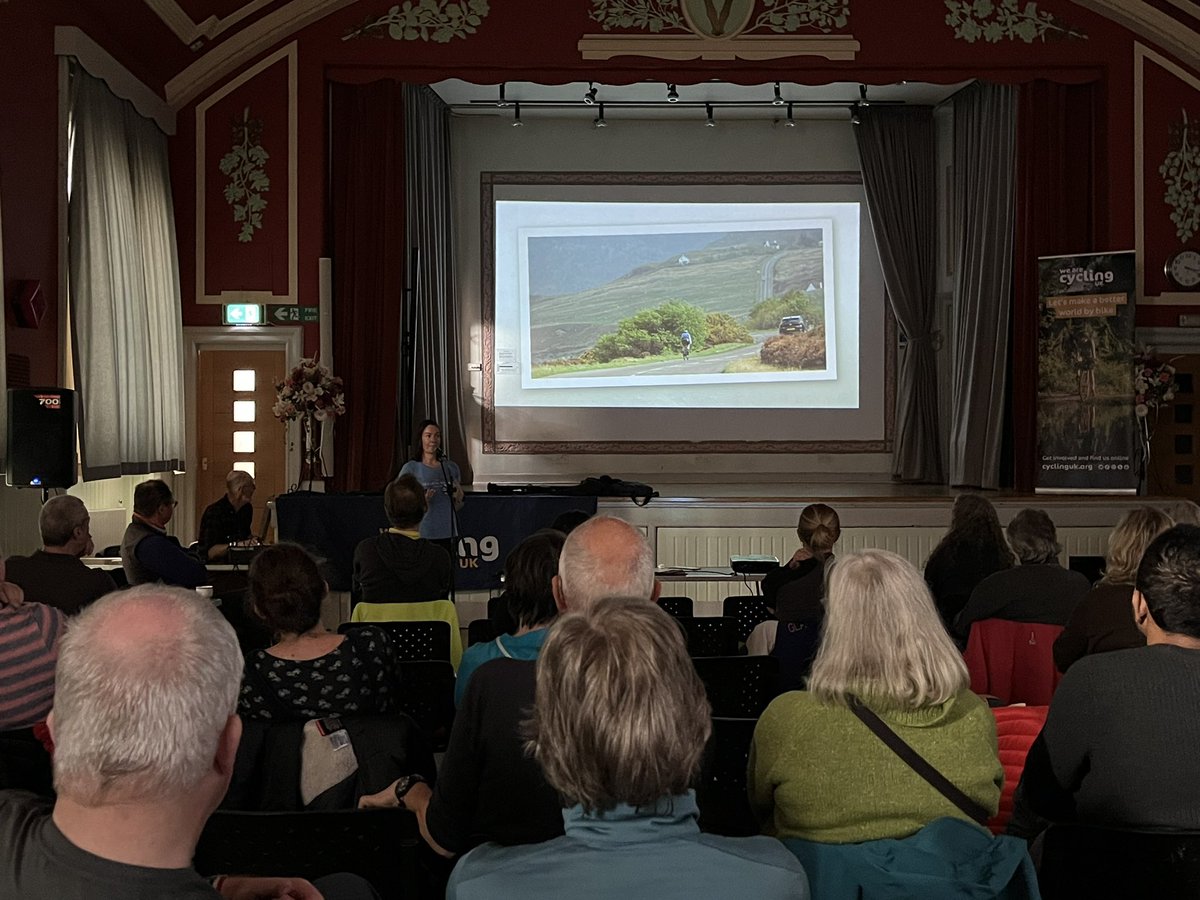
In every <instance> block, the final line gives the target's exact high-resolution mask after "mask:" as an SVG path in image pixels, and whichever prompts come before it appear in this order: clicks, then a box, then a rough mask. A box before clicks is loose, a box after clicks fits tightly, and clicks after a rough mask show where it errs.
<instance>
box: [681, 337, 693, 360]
mask: <svg viewBox="0 0 1200 900" xmlns="http://www.w3.org/2000/svg"><path fill="white" fill-rule="evenodd" d="M679 344H680V349H681V350H682V351H683V358H684V359H687V358H688V354H689V353H691V352H692V333H691V332H690V331H687V330H685V331H684V332H683V333H682V334H680V335H679Z"/></svg>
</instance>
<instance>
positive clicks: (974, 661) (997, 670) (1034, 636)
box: [964, 619, 1063, 706]
mask: <svg viewBox="0 0 1200 900" xmlns="http://www.w3.org/2000/svg"><path fill="white" fill-rule="evenodd" d="M1062 630H1063V627H1062V626H1061V625H1041V624H1038V623H1035V622H1010V621H1009V620H1007V619H984V620H983V621H982V622H976V623H975V624H974V625H972V626H971V636H970V638H969V639H968V640H967V652H966V653H965V654H964V658H965V659H966V661H967V670H968V671H969V672H970V673H971V690H973V691H974V692H975V693H977V694H988V695H991V696H993V697H997V698H999V700H1000V702H1001V704H1003V705H1005V706H1007V705H1009V704H1010V703H1029V704H1033V705H1035V706H1048V705H1049V704H1050V698H1051V697H1053V696H1054V690H1055V688H1057V687H1058V682H1059V680H1061V678H1062V673H1060V672H1059V671H1058V669H1057V668H1056V667H1055V665H1054V639H1055V638H1057V637H1058V636H1059V634H1061V633H1062Z"/></svg>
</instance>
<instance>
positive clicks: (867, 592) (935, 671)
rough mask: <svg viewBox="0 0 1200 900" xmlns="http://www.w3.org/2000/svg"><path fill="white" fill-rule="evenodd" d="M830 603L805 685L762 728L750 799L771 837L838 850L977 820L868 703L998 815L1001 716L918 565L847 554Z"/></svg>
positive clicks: (888, 556)
mask: <svg viewBox="0 0 1200 900" xmlns="http://www.w3.org/2000/svg"><path fill="white" fill-rule="evenodd" d="M826 607H827V609H826V615H825V631H824V634H823V636H822V639H821V647H820V649H819V650H818V651H817V658H816V661H815V662H814V663H813V668H812V676H811V677H810V678H809V683H808V690H807V691H791V692H789V693H786V694H782V695H781V696H779V697H777V698H775V700H774V701H772V703H771V705H770V706H768V707H767V709H766V711H765V712H764V713H763V715H762V717H761V718H760V719H759V722H758V726H757V728H755V731H754V741H753V744H752V745H751V750H750V765H749V773H748V774H749V790H750V800H751V804H752V806H753V807H754V808H755V811H756V813H757V814H758V816H759V820H760V821H761V822H762V823H763V826H764V830H765V831H766V833H767V834H773V835H776V836H778V837H794V838H803V839H805V840H808V841H816V842H822V843H834V844H841V843H851V842H859V841H874V840H878V839H881V838H902V837H907V836H908V835H911V834H915V833H916V832H917V831H918V830H920V829H921V828H922V827H923V826H925V825H927V824H929V823H930V822H932V821H933V820H934V819H937V818H939V817H945V816H951V817H958V818H962V819H969V818H971V817H969V816H968V815H967V813H966V812H965V811H963V810H961V809H960V808H959V807H958V806H957V805H955V804H954V803H953V802H951V801H950V800H949V799H947V798H946V797H945V796H944V795H943V794H942V793H941V792H940V791H939V790H937V789H936V788H935V787H933V786H932V785H931V784H930V783H929V782H927V781H926V780H925V779H924V777H922V776H921V775H919V774H918V773H917V772H916V771H915V770H914V769H912V768H911V767H910V766H909V765H908V763H907V762H905V761H904V760H903V759H901V758H900V757H899V756H898V755H897V754H896V753H895V752H894V751H893V750H892V749H891V748H890V747H888V745H887V744H885V743H884V742H883V740H882V739H881V738H880V737H878V736H877V735H876V734H874V733H872V731H871V730H870V729H869V728H868V727H867V726H866V725H865V723H864V722H863V721H860V719H859V716H858V715H857V714H856V712H855V711H854V709H852V705H854V704H860V703H861V704H862V705H863V706H865V707H866V709H867V710H869V711H870V712H873V713H874V714H875V715H876V716H877V717H878V718H879V719H880V720H882V722H883V723H884V724H885V725H886V726H888V727H889V728H890V729H891V730H892V731H894V732H895V733H896V734H897V735H898V736H899V737H900V738H901V740H903V741H904V743H906V744H908V745H909V746H910V747H911V748H912V749H913V750H915V751H916V752H917V753H918V754H919V755H920V756H922V757H924V758H925V760H927V761H928V762H929V764H930V765H932V766H933V767H934V768H935V769H937V770H938V771H939V772H941V774H942V775H943V776H944V777H945V778H947V779H949V781H950V782H951V783H952V784H954V785H955V786H956V787H957V788H958V789H959V790H960V791H962V792H963V793H965V794H966V795H967V797H969V798H970V799H971V800H972V801H974V803H975V804H976V805H978V806H980V807H982V809H983V811H986V813H987V814H988V815H994V814H995V813H996V809H997V806H998V804H999V800H1000V786H1001V782H1002V780H1003V769H1002V768H1001V766H1000V760H999V758H998V757H997V753H996V723H995V720H994V719H993V718H992V714H991V713H990V712H989V711H988V707H987V704H985V703H984V702H983V700H981V699H980V698H979V697H977V696H976V695H975V694H972V693H971V691H970V688H969V687H968V676H967V668H966V665H965V664H964V663H963V659H962V656H961V655H960V654H959V652H958V650H957V649H956V648H955V646H954V643H953V642H952V641H951V640H950V637H949V635H947V634H946V630H945V628H944V627H943V626H942V623H941V620H940V619H939V617H938V614H937V609H936V608H935V607H934V605H933V598H932V597H931V596H930V594H929V589H928V588H927V587H926V585H925V582H924V581H923V580H922V578H921V573H920V572H918V571H917V570H916V569H915V568H914V567H913V566H912V564H911V563H909V562H907V561H906V560H904V559H903V558H902V557H900V556H897V555H896V554H894V553H888V552H886V551H883V550H870V551H867V552H864V553H860V554H854V555H851V556H847V557H845V558H844V559H842V560H840V561H839V562H838V564H837V565H836V566H834V567H833V569H832V570H831V571H830V575H829V592H828V597H827V600H826Z"/></svg>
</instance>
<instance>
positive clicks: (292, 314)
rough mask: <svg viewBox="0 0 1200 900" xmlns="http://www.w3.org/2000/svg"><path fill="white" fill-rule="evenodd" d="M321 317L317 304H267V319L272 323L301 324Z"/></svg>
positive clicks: (318, 319) (315, 320)
mask: <svg viewBox="0 0 1200 900" xmlns="http://www.w3.org/2000/svg"><path fill="white" fill-rule="evenodd" d="M320 319H321V308H320V307H319V306H292V305H287V306H268V307H267V321H268V322H270V323H271V324H272V325H303V324H304V323H306V322H317V321H320Z"/></svg>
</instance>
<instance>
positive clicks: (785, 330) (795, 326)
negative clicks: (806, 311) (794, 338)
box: [779, 316, 810, 334]
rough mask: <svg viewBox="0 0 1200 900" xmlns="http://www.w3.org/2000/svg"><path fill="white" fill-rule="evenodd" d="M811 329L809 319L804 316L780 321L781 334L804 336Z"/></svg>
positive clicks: (787, 317) (786, 317) (785, 318)
mask: <svg viewBox="0 0 1200 900" xmlns="http://www.w3.org/2000/svg"><path fill="white" fill-rule="evenodd" d="M809 327H810V326H809V324H808V319H806V318H805V317H804V316H784V317H783V318H782V319H780V320H779V333H780V334H803V333H804V332H806V331H808V330H809Z"/></svg>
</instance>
